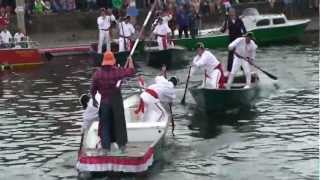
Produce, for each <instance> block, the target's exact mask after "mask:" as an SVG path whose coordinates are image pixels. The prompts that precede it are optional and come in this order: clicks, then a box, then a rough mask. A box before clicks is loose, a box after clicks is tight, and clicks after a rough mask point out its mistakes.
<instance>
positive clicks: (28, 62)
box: [0, 49, 43, 67]
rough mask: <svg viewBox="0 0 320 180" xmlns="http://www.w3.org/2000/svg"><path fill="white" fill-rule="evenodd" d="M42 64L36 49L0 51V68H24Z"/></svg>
mask: <svg viewBox="0 0 320 180" xmlns="http://www.w3.org/2000/svg"><path fill="white" fill-rule="evenodd" d="M42 63H43V61H42V59H41V55H40V53H39V51H38V49H0V65H1V66H7V65H8V66H10V67H25V66H34V65H40V64H42Z"/></svg>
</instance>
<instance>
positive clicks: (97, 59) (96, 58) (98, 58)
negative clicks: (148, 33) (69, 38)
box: [89, 43, 144, 66]
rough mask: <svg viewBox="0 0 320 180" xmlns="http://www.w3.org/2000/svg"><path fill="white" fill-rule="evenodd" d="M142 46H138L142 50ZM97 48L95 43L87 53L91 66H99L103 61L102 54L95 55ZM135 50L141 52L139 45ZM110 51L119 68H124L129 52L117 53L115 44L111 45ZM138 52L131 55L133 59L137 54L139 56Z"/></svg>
mask: <svg viewBox="0 0 320 180" xmlns="http://www.w3.org/2000/svg"><path fill="white" fill-rule="evenodd" d="M142 44H143V43H142ZM142 44H141V45H140V46H143V48H144V45H142ZM97 47H98V44H97V43H93V44H91V51H90V52H89V54H90V56H91V59H92V60H91V61H92V62H91V63H92V65H93V66H100V65H101V62H102V59H103V54H99V53H97ZM139 48H140V49H139ZM137 50H138V52H139V51H142V50H141V47H139V45H138V49H137ZM111 51H112V52H113V54H114V57H115V58H116V60H117V64H120V66H124V65H125V63H126V61H127V58H128V57H129V54H130V52H129V51H123V52H118V45H117V44H115V43H112V44H111ZM138 52H137V53H134V54H133V58H135V57H137V56H138V54H139V53H138Z"/></svg>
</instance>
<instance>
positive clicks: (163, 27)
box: [153, 23, 171, 36]
mask: <svg viewBox="0 0 320 180" xmlns="http://www.w3.org/2000/svg"><path fill="white" fill-rule="evenodd" d="M153 33H154V34H158V35H161V36H164V35H167V34H168V33H171V29H170V28H169V26H168V25H167V24H165V23H162V24H158V25H157V26H156V27H155V28H154V30H153Z"/></svg>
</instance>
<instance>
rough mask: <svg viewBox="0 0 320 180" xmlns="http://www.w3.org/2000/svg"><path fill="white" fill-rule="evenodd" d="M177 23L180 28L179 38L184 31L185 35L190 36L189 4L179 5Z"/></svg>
mask: <svg viewBox="0 0 320 180" xmlns="http://www.w3.org/2000/svg"><path fill="white" fill-rule="evenodd" d="M176 17H177V25H178V30H179V38H181V37H182V32H183V33H184V37H185V38H188V37H189V34H188V29H189V17H188V10H187V6H186V5H184V6H183V7H182V6H179V9H178V10H177V14H176Z"/></svg>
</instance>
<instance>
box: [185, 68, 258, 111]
mask: <svg viewBox="0 0 320 180" xmlns="http://www.w3.org/2000/svg"><path fill="white" fill-rule="evenodd" d="M258 83H259V78H258V76H257V74H253V75H252V84H251V87H250V88H248V89H244V88H243V87H244V85H245V77H244V76H238V77H235V79H234V83H233V85H232V87H231V89H229V90H227V89H204V88H201V87H200V85H196V86H193V87H191V88H189V91H190V92H191V95H192V96H193V98H194V100H195V101H196V103H197V106H198V107H199V109H200V110H202V111H206V112H221V113H224V112H226V111H228V110H234V109H242V108H244V109H248V108H250V107H251V106H252V105H254V103H255V101H256V99H257V98H258V94H259V86H258Z"/></svg>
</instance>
